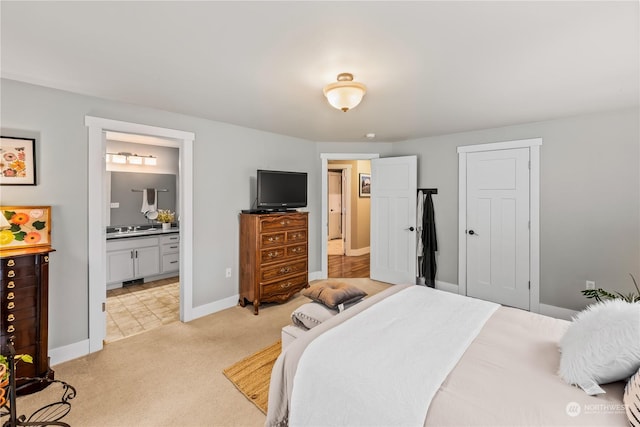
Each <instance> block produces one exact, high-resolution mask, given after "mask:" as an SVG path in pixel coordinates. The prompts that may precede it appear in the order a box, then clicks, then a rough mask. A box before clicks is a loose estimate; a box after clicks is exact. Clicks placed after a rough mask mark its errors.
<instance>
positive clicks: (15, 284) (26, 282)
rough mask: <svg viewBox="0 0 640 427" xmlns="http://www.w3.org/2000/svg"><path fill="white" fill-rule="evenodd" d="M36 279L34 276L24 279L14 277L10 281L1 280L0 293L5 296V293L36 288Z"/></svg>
mask: <svg viewBox="0 0 640 427" xmlns="http://www.w3.org/2000/svg"><path fill="white" fill-rule="evenodd" d="M36 283H38V282H37V278H36V277H35V276H26V277H14V278H11V279H3V280H2V284H1V285H0V293H2V294H5V293H7V292H11V291H14V292H15V291H16V290H18V291H19V290H20V289H24V288H28V287H32V286H36Z"/></svg>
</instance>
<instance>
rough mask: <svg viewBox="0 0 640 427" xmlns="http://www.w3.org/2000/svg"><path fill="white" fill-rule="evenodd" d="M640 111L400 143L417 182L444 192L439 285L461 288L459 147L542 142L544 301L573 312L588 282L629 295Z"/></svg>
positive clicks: (639, 192)
mask: <svg viewBox="0 0 640 427" xmlns="http://www.w3.org/2000/svg"><path fill="white" fill-rule="evenodd" d="M639 123H640V120H639V111H638V109H633V110H624V111H616V112H608V113H600V114H592V115H588V116H581V117H573V118H567V119H562V120H553V121H545V122H538V123H530V124H524V125H519V126H510V127H504V128H499V129H488V130H483V131H476V132H467V133H460V134H454V135H445V136H438V137H432V138H423V139H417V140H412V141H406V142H401V143H396V144H394V148H393V154H394V155H406V154H418V184H419V185H418V186H419V187H437V188H438V195H437V196H434V204H435V210H436V225H437V227H438V249H439V253H438V275H437V279H438V280H441V281H444V282H449V283H453V284H457V283H458V231H457V229H458V228H457V224H458V155H457V153H456V148H457V147H458V146H460V145H472V144H483V143H490V142H500V141H509V140H516V139H527V138H535V137H542V138H543V145H542V147H541V150H540V164H541V166H540V175H541V178H540V252H541V255H540V263H541V266H540V268H541V272H540V302H541V303H543V304H549V305H555V306H560V307H565V308H569V309H574V310H580V309H582V308H584V306H585V305H586V302H587V300H586V299H585V298H584V297H583V296H582V294H581V293H580V291H581V290H582V289H584V288H585V280H595V281H596V285H597V286H598V287H603V288H605V289H610V290H619V291H623V292H625V291H626V292H629V291H632V290H634V288H633V284H632V282H631V279H630V277H629V275H628V274H629V273H632V274H634V275H635V276H636V278H639V277H640V207H639V203H640V202H639V201H640V174H639V169H640V168H639V166H640V131H639Z"/></svg>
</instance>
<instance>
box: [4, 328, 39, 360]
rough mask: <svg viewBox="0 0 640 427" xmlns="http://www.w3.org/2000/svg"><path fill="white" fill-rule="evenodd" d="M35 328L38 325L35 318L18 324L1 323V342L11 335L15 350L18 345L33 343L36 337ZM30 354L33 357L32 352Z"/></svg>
mask: <svg viewBox="0 0 640 427" xmlns="http://www.w3.org/2000/svg"><path fill="white" fill-rule="evenodd" d="M12 328H13V329H12ZM37 330H38V325H37V322H36V319H35V318H33V319H29V320H27V321H24V322H21V324H19V325H16V324H15V323H14V324H9V325H3V327H2V335H3V338H4V339H3V342H5V343H6V342H7V340H8V339H10V338H11V337H13V342H14V347H15V348H16V350H17V349H18V348H20V347H26V346H29V345H33V344H34V343H35V342H36V340H37V338H38V337H37V335H38V334H37ZM31 356H34V358H35V355H34V354H31Z"/></svg>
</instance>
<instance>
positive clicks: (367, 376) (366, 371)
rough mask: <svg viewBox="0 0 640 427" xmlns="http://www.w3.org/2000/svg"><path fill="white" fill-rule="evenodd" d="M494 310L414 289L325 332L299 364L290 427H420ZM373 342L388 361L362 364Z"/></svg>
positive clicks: (371, 359) (378, 358) (370, 359)
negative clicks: (388, 351)
mask: <svg viewBox="0 0 640 427" xmlns="http://www.w3.org/2000/svg"><path fill="white" fill-rule="evenodd" d="M497 308H498V305H497V304H494V303H490V302H486V301H480V300H476V299H472V298H466V297H461V296H459V295H455V294H449V293H445V292H438V291H434V290H432V289H429V288H424V287H419V286H412V287H409V288H407V289H405V290H403V291H400V292H398V293H396V294H394V295H391V296H390V297H388V298H386V299H385V300H383V301H381V302H380V303H378V304H376V305H374V306H372V307H371V308H369V309H367V310H365V311H363V312H362V313H360V314H358V315H357V316H355V317H353V318H352V319H350V320H349V321H348V322H345V323H343V324H342V325H340V326H338V327H335V328H333V329H331V330H329V331H327V332H325V333H324V334H322V335H321V336H319V337H318V338H316V339H315V340H314V341H313V342H312V343H311V344H309V346H308V347H307V349H306V350H305V352H304V354H303V355H302V357H301V359H300V362H299V364H298V368H297V371H296V376H295V378H294V384H293V393H292V396H291V400H292V403H291V413H290V417H289V425H291V426H299V425H322V426H330V425H341V426H345V425H349V426H376V425H379V426H382V425H384V426H390V425H393V426H422V425H423V423H424V420H425V417H426V414H427V410H428V409H429V408H428V405H425V402H430V401H431V399H432V398H433V396H434V395H435V393H436V392H437V390H438V388H439V387H440V385H441V384H442V382H443V381H444V379H445V378H446V377H447V375H448V374H449V372H450V371H451V369H453V367H454V366H455V365H456V363H457V362H458V360H459V359H460V357H461V356H462V354H463V353H464V352H465V350H466V349H467V347H468V346H469V344H470V343H471V341H473V339H474V338H475V337H476V336H477V335H478V333H479V331H480V330H481V329H482V327H483V325H484V324H485V322H486V321H487V319H488V318H489V317H490V316H491V315H492V314H493V312H494V311H495V310H496V309H497ZM365 326H366V327H365ZM372 342H376V345H377V346H378V347H380V346H381V347H382V348H388V349H393V351H392V353H393V357H388V356H385V355H384V354H379V353H376V352H366V351H365V352H364V356H365V357H363V349H365V350H366V348H367V347H368V343H372ZM434 349H437V350H438V351H433V350H434ZM390 367H393V369H389V368H390ZM399 408H402V410H399Z"/></svg>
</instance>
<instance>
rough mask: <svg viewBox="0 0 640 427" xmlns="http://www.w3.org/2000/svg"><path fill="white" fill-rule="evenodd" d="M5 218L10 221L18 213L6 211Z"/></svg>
mask: <svg viewBox="0 0 640 427" xmlns="http://www.w3.org/2000/svg"><path fill="white" fill-rule="evenodd" d="M3 214H4V217H5V218H7V220H10V219H11V217H12V216H14V215H15V214H16V213H15V212H14V211H4V212H3Z"/></svg>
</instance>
